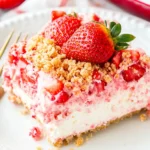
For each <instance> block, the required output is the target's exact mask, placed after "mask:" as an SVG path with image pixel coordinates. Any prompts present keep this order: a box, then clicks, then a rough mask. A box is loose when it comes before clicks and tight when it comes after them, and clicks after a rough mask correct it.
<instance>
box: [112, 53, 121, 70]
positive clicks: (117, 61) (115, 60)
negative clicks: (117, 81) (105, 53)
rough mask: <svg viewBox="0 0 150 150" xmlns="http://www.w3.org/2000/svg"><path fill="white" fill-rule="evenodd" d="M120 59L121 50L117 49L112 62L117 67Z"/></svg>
mask: <svg viewBox="0 0 150 150" xmlns="http://www.w3.org/2000/svg"><path fill="white" fill-rule="evenodd" d="M121 61H122V52H121V51H119V52H117V53H116V55H115V56H114V57H113V58H112V62H113V63H114V64H115V65H116V67H117V68H119V65H120V63H121Z"/></svg>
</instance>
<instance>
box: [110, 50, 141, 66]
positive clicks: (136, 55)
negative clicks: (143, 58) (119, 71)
mask: <svg viewBox="0 0 150 150" xmlns="http://www.w3.org/2000/svg"><path fill="white" fill-rule="evenodd" d="M123 52H129V53H130V54H131V57H130V58H131V60H132V61H133V62H137V61H138V60H139V58H140V53H139V52H138V51H135V50H121V51H119V52H116V54H115V55H114V56H113V58H112V62H113V63H114V64H115V65H116V67H117V68H119V65H120V63H121V61H122V53H123Z"/></svg>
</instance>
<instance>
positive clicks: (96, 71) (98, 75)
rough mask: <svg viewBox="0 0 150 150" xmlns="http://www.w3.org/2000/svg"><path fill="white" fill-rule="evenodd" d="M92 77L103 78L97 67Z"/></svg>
mask: <svg viewBox="0 0 150 150" xmlns="http://www.w3.org/2000/svg"><path fill="white" fill-rule="evenodd" d="M92 79H95V80H100V79H101V74H100V73H99V72H98V70H97V69H95V70H94V71H93V74H92Z"/></svg>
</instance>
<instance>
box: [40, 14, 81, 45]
mask: <svg viewBox="0 0 150 150" xmlns="http://www.w3.org/2000/svg"><path fill="white" fill-rule="evenodd" d="M80 25H81V20H80V19H78V18H77V17H76V16H71V15H70V16H68V15H65V16H62V17H59V18H57V19H56V20H54V21H53V22H50V23H49V24H48V25H47V26H46V27H45V29H44V30H43V32H42V35H43V36H44V37H46V38H48V39H53V40H55V42H56V44H57V45H59V46H62V45H63V44H64V43H65V42H67V40H68V39H69V38H70V37H71V36H72V34H73V33H74V32H75V31H76V30H77V29H78V28H79V27H80Z"/></svg>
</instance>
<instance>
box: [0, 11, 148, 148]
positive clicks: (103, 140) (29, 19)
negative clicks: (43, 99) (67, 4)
mask: <svg viewBox="0 0 150 150" xmlns="http://www.w3.org/2000/svg"><path fill="white" fill-rule="evenodd" d="M62 9H65V10H66V11H67V12H71V11H77V12H79V13H83V14H91V13H93V12H94V13H96V14H98V15H100V16H101V17H102V18H104V19H109V20H117V21H119V22H120V23H121V24H122V26H123V32H129V33H132V34H134V35H135V36H136V40H135V41H134V42H133V43H132V45H133V47H136V48H142V49H145V50H146V52H147V53H148V54H150V24H149V23H148V22H146V21H143V20H141V19H138V18H135V17H132V16H127V15H125V14H121V13H118V12H112V11H109V10H104V9H96V8H82V9H80V8H62ZM50 12H51V10H45V11H42V12H38V13H34V14H27V15H24V16H21V17H17V18H15V19H11V20H8V21H5V22H2V23H0V46H1V45H2V43H3V42H4V40H5V38H6V37H7V35H8V33H9V32H10V31H11V30H12V29H15V36H16V35H17V34H18V33H19V32H23V33H28V34H29V35H30V36H31V35H33V34H35V33H36V32H37V31H38V30H39V29H40V28H41V27H42V26H43V25H44V24H45V23H46V22H47V21H48V20H49V18H50ZM15 36H13V40H14V39H15ZM13 40H12V41H13ZM6 55H7V52H6V53H5V57H3V59H2V60H0V64H2V62H3V61H4V60H5V58H6ZM22 109H23V108H22V107H19V106H15V105H13V104H11V103H10V102H9V101H8V99H7V95H5V96H4V97H3V99H2V101H1V102H0V150H34V149H36V147H37V146H41V147H42V148H43V149H44V150H48V148H51V147H52V146H51V145H50V144H49V143H48V142H47V141H46V140H42V141H39V142H35V141H33V139H32V138H31V137H29V136H28V133H29V130H30V129H31V128H32V127H33V125H37V122H35V121H34V120H33V119H31V117H30V116H23V115H22V114H21V113H20V110H22ZM104 113H105V112H104ZM149 139H150V121H146V122H144V123H141V122H140V121H139V119H138V117H133V118H131V119H128V120H124V121H122V122H120V123H119V124H117V125H116V124H115V125H112V126H110V127H109V128H108V129H107V130H106V131H101V132H99V133H96V134H95V135H94V137H93V138H92V139H90V140H89V141H88V142H86V144H84V145H83V146H81V147H79V148H75V146H74V145H73V144H70V145H69V146H65V147H63V148H62V150H69V149H70V148H75V149H79V150H91V149H94V150H99V149H102V150H109V149H111V150H127V149H136V150H141V149H142V150H145V149H149V148H150V142H149Z"/></svg>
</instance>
